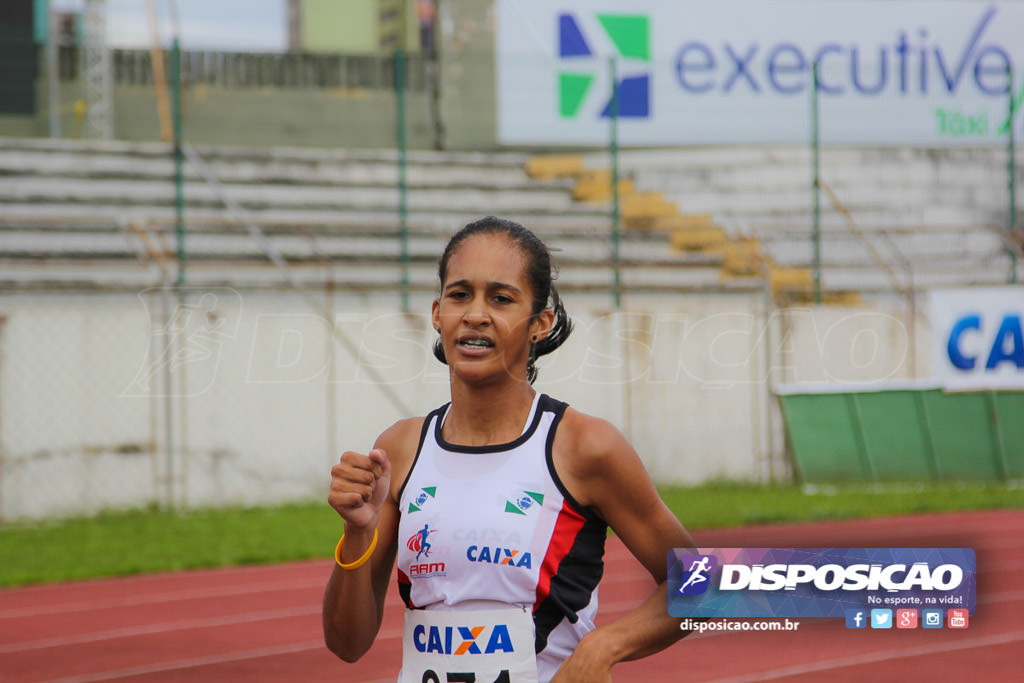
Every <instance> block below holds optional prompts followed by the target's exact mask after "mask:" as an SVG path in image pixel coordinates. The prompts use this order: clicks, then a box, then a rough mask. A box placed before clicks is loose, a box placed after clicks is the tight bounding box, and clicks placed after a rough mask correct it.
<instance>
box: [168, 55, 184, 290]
mask: <svg viewBox="0 0 1024 683" xmlns="http://www.w3.org/2000/svg"><path fill="white" fill-rule="evenodd" d="M171 80H172V82H173V88H172V89H171V93H172V94H173V96H174V97H173V101H172V116H173V121H174V218H175V233H176V235H177V240H178V286H179V287H180V286H182V285H184V284H185V179H184V175H183V173H182V170H183V166H184V155H183V154H182V147H181V145H182V140H181V138H182V134H181V46H180V44H179V43H178V38H177V36H175V38H174V42H173V43H172V44H171Z"/></svg>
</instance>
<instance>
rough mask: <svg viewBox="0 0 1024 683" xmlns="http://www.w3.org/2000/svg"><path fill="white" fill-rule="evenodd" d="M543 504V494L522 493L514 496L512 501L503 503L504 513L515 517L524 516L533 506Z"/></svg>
mask: <svg viewBox="0 0 1024 683" xmlns="http://www.w3.org/2000/svg"><path fill="white" fill-rule="evenodd" d="M543 504H544V494H543V493H537V492H536V491H523V493H522V494H521V495H518V496H515V498H514V499H513V500H506V501H505V512H511V513H513V514H516V515H525V514H526V511H527V510H529V509H530V508H532V507H533V506H534V505H543Z"/></svg>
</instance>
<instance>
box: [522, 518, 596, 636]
mask: <svg viewBox="0 0 1024 683" xmlns="http://www.w3.org/2000/svg"><path fill="white" fill-rule="evenodd" d="M607 536H608V525H607V524H605V522H604V521H603V520H601V519H599V518H597V517H596V516H594V515H590V516H589V517H588V518H587V519H586V521H585V522H584V523H583V527H582V528H581V529H580V530H579V533H577V534H576V538H575V539H574V540H573V543H572V548H570V549H569V553H568V554H567V555H566V556H565V557H564V558H563V559H562V561H561V562H560V563H559V565H558V571H556V572H555V574H554V576H552V577H551V588H550V590H549V592H548V595H547V597H546V598H544V601H543V602H541V604H540V605H538V606H537V608H536V609H535V610H534V612H533V623H534V629H535V633H536V639H535V640H534V648H535V650H536V652H538V653H539V652H541V651H542V650H543V649H544V648H545V647H547V645H548V636H549V635H551V631H553V630H554V628H555V627H556V626H558V624H560V623H561V622H562V619H568V620H569V621H570V622H571V623H574V624H575V623H576V621H577V620H578V619H579V615H578V612H579V611H580V610H582V609H583V608H584V607H586V606H587V605H589V604H590V600H591V597H592V596H593V594H594V591H595V590H597V584H598V583H599V582H600V581H601V575H602V574H603V573H604V560H603V559H602V558H603V557H604V540H605V538H606V537H607Z"/></svg>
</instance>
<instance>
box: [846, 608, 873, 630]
mask: <svg viewBox="0 0 1024 683" xmlns="http://www.w3.org/2000/svg"><path fill="white" fill-rule="evenodd" d="M867 614H868V613H867V610H863V609H848V610H846V628H867V625H868V616H867Z"/></svg>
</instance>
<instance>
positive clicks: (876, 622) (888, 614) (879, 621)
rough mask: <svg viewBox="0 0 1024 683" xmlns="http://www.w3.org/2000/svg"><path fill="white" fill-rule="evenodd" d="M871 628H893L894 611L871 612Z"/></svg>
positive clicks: (876, 610)
mask: <svg viewBox="0 0 1024 683" xmlns="http://www.w3.org/2000/svg"><path fill="white" fill-rule="evenodd" d="M871 628H892V610H891V609H873V610H871Z"/></svg>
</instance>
